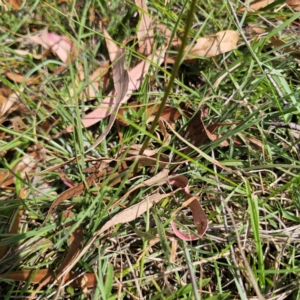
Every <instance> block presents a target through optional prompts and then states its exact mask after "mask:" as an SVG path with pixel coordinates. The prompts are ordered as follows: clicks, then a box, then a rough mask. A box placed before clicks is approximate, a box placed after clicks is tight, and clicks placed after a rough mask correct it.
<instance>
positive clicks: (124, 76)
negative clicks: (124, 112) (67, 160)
mask: <svg viewBox="0 0 300 300" xmlns="http://www.w3.org/2000/svg"><path fill="white" fill-rule="evenodd" d="M103 32H104V35H105V37H106V39H105V40H106V46H107V48H108V52H109V56H110V60H111V62H112V63H114V65H113V81H114V89H115V92H116V97H115V99H114V101H113V103H112V105H111V108H112V111H111V115H110V118H109V122H108V125H107V127H106V129H105V130H104V132H103V133H102V134H101V135H100V136H99V137H98V138H97V140H96V141H95V142H94V144H93V145H92V146H91V147H89V149H88V150H86V151H85V153H87V152H89V151H91V150H92V149H94V148H95V147H96V146H97V145H99V144H100V143H101V142H102V140H103V139H104V138H105V137H106V136H107V134H108V133H109V131H110V130H111V128H112V126H113V123H114V121H115V119H116V116H117V113H118V110H119V108H120V106H121V104H122V101H123V99H124V98H125V95H126V93H127V91H128V84H129V76H128V72H127V70H125V50H124V49H119V48H118V47H117V45H116V44H115V43H114V42H113V41H112V39H111V37H110V36H109V34H108V32H107V31H106V30H103Z"/></svg>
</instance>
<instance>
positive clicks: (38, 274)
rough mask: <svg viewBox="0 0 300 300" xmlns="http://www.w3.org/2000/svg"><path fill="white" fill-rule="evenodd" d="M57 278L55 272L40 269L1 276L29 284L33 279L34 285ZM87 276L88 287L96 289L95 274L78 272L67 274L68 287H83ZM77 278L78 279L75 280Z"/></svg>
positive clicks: (1, 276) (0, 276)
mask: <svg viewBox="0 0 300 300" xmlns="http://www.w3.org/2000/svg"><path fill="white" fill-rule="evenodd" d="M49 276H50V277H51V278H56V275H55V273H54V272H52V271H51V270H49V269H39V270H37V271H36V270H20V271H12V272H9V273H5V274H0V278H4V279H11V280H15V281H26V282H29V280H30V279H31V282H32V283H40V282H41V281H43V280H44V278H47V277H49ZM82 276H86V277H87V280H88V282H87V285H88V287H90V288H91V287H95V286H96V284H97V281H96V278H95V275H94V274H93V273H85V274H82V273H78V272H72V273H69V274H67V276H66V277H65V282H68V281H70V282H68V285H70V286H73V287H81V277H82ZM75 278H76V279H75ZM60 282H61V280H58V281H57V282H56V284H59V283H60Z"/></svg>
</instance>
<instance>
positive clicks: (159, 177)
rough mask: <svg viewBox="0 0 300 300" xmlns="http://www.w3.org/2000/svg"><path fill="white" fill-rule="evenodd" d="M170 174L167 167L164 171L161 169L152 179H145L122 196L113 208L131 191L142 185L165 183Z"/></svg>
mask: <svg viewBox="0 0 300 300" xmlns="http://www.w3.org/2000/svg"><path fill="white" fill-rule="evenodd" d="M168 174H169V169H168V168H165V169H163V170H162V171H160V172H159V173H158V174H156V175H155V176H153V177H151V178H150V179H148V180H145V181H144V182H142V183H140V184H138V185H137V186H135V187H133V188H132V189H130V190H129V191H128V192H127V193H126V194H125V195H124V196H122V197H121V198H120V199H119V200H118V201H117V202H115V203H114V204H113V206H112V208H113V207H115V206H117V205H119V203H121V202H122V201H123V200H124V199H126V198H127V197H128V196H129V195H130V194H131V193H133V192H134V191H136V190H137V189H139V188H141V187H147V186H156V185H162V184H164V183H165V182H167V179H168Z"/></svg>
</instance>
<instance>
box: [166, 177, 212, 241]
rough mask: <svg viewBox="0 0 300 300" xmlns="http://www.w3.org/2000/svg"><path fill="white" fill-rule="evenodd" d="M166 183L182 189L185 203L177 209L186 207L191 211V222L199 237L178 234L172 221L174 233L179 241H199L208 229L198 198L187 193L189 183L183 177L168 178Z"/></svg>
mask: <svg viewBox="0 0 300 300" xmlns="http://www.w3.org/2000/svg"><path fill="white" fill-rule="evenodd" d="M168 183H169V184H171V185H174V186H175V187H179V188H182V189H183V191H184V194H185V202H184V203H183V204H182V206H181V207H180V208H179V209H182V208H184V207H187V206H188V207H189V208H190V209H191V211H192V215H193V220H194V223H195V225H196V227H197V231H198V235H199V236H195V235H186V234H184V233H182V232H180V231H179V230H178V229H177V227H176V225H175V222H174V221H172V222H171V225H172V228H173V231H174V233H175V234H176V235H177V236H178V237H179V238H180V239H182V240H186V241H193V240H197V239H199V237H201V236H203V234H204V233H205V232H206V230H207V227H208V219H207V216H206V214H205V212H204V210H203V209H202V207H201V205H200V203H199V198H198V197H195V196H192V195H191V194H190V193H189V187H188V183H189V181H188V179H187V178H186V177H185V176H183V175H178V176H174V177H171V178H169V180H168ZM179 209H177V210H176V211H175V212H174V214H173V215H175V214H176V213H177V211H178V210H179Z"/></svg>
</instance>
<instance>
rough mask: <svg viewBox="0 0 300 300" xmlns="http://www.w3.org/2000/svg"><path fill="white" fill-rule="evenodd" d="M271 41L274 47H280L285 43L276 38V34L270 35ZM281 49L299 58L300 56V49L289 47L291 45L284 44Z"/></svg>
mask: <svg viewBox="0 0 300 300" xmlns="http://www.w3.org/2000/svg"><path fill="white" fill-rule="evenodd" d="M270 40H271V43H272V44H273V45H274V46H275V47H280V46H283V45H286V43H285V42H284V41H283V40H281V39H280V38H278V37H277V36H273V37H271V39H270ZM282 51H283V52H285V53H289V54H291V55H292V56H293V57H295V58H297V59H299V58H300V50H298V49H297V48H294V47H291V46H286V47H283V48H282Z"/></svg>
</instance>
